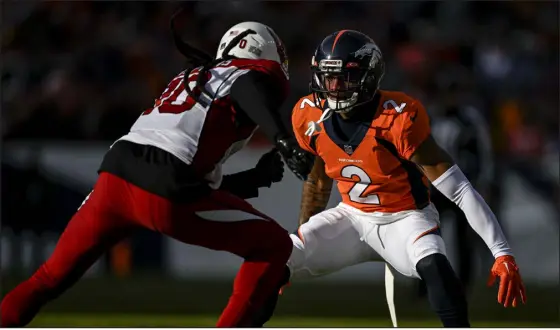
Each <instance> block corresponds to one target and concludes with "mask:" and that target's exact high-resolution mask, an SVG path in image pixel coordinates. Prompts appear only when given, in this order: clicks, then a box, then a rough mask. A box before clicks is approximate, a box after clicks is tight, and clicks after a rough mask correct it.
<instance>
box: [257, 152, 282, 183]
mask: <svg viewBox="0 0 560 330" xmlns="http://www.w3.org/2000/svg"><path fill="white" fill-rule="evenodd" d="M255 175H257V177H258V180H257V181H258V185H259V187H269V188H270V186H271V185H272V183H274V182H280V181H282V178H283V177H284V163H283V162H282V157H280V154H279V153H278V149H276V148H273V149H272V150H270V151H269V152H267V153H266V154H264V155H262V156H261V158H260V159H259V162H258V163H257V165H256V166H255Z"/></svg>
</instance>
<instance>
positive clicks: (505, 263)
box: [504, 262, 509, 274]
mask: <svg viewBox="0 0 560 330" xmlns="http://www.w3.org/2000/svg"><path fill="white" fill-rule="evenodd" d="M504 266H506V270H507V272H508V274H509V266H508V264H507V262H504Z"/></svg>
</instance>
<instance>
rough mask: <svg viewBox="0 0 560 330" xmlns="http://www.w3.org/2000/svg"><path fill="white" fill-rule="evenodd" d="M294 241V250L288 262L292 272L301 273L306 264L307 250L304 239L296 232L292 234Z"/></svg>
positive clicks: (292, 273)
mask: <svg viewBox="0 0 560 330" xmlns="http://www.w3.org/2000/svg"><path fill="white" fill-rule="evenodd" d="M290 238H291V241H292V252H291V255H290V258H289V260H288V262H287V266H288V268H289V269H290V274H291V275H292V276H293V275H294V274H299V273H300V271H301V270H302V268H303V266H304V264H305V250H304V245H303V241H302V240H301V239H300V238H299V236H298V235H296V234H290Z"/></svg>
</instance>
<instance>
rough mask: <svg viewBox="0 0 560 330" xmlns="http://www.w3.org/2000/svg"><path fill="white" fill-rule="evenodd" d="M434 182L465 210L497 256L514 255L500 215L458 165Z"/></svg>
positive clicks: (469, 220)
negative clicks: (498, 215)
mask: <svg viewBox="0 0 560 330" xmlns="http://www.w3.org/2000/svg"><path fill="white" fill-rule="evenodd" d="M432 184H433V186H434V187H435V188H436V189H437V190H439V191H440V192H441V193H442V194H443V195H444V196H445V197H447V198H449V200H451V201H452V202H453V203H455V204H457V206H459V208H460V209H461V210H462V211H463V212H464V213H465V217H466V218H467V221H468V222H469V224H470V226H471V227H472V229H474V231H475V232H476V233H477V234H478V235H479V236H480V237H481V238H482V239H483V240H484V243H486V245H487V246H488V248H489V249H490V251H491V252H492V255H493V256H494V258H498V257H500V256H503V255H512V251H511V249H510V247H509V245H508V242H507V240H506V237H505V235H504V233H503V232H502V228H501V227H500V225H499V224H498V221H497V220H496V216H495V215H494V213H493V212H492V210H491V209H490V207H489V206H488V204H486V202H485V201H484V199H483V198H482V196H480V194H479V193H478V192H477V191H476V190H475V189H474V187H473V186H472V185H471V183H470V182H469V180H468V179H467V178H466V177H465V175H464V174H463V172H462V171H461V169H460V168H459V167H458V166H457V165H453V166H452V167H450V168H449V169H448V170H447V171H446V172H445V173H443V174H442V175H441V176H440V177H439V178H437V179H436V180H434V181H433V182H432Z"/></svg>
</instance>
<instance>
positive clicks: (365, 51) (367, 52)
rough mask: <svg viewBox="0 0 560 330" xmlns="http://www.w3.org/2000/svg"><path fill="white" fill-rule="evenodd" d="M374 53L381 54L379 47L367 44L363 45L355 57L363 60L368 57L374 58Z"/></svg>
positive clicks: (355, 53)
mask: <svg viewBox="0 0 560 330" xmlns="http://www.w3.org/2000/svg"><path fill="white" fill-rule="evenodd" d="M374 52H375V53H381V50H380V49H379V47H377V45H376V44H374V43H371V42H368V43H367V44H365V45H363V46H362V47H361V48H360V49H358V50H357V51H355V52H354V53H353V54H354V57H356V58H359V59H363V58H364V57H366V56H372V55H373V53H374Z"/></svg>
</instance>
